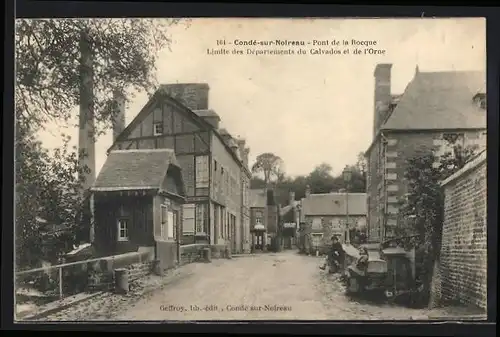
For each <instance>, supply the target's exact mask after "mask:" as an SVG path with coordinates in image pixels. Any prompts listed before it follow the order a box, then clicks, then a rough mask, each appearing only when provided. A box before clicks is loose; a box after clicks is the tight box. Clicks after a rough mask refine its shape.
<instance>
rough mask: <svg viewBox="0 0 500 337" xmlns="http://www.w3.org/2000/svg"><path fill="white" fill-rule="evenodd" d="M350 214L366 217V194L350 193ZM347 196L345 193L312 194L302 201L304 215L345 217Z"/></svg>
mask: <svg viewBox="0 0 500 337" xmlns="http://www.w3.org/2000/svg"><path fill="white" fill-rule="evenodd" d="M348 198H349V205H348V206H349V214H352V215H366V210H367V205H366V193H349V194H348ZM346 199H347V196H346V194H345V193H325V194H311V195H310V196H309V197H307V198H304V199H302V210H303V213H304V215H323V216H327V215H345V214H346V211H347V207H346Z"/></svg>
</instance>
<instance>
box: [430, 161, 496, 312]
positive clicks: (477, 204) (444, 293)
mask: <svg viewBox="0 0 500 337" xmlns="http://www.w3.org/2000/svg"><path fill="white" fill-rule="evenodd" d="M486 164H487V163H486V151H484V152H482V153H480V154H479V155H478V156H477V157H476V158H474V159H473V160H471V161H470V162H469V163H467V164H466V165H465V166H464V167H463V168H462V169H461V170H460V171H458V172H456V173H455V174H453V175H451V176H450V177H448V178H447V179H445V180H444V181H443V182H442V183H441V186H442V188H443V189H444V195H445V198H444V223H443V232H442V233H443V234H442V240H441V254H440V256H439V260H438V261H437V263H436V266H435V269H434V275H433V280H432V281H433V282H432V290H431V292H432V296H431V298H432V299H433V304H434V305H446V304H462V305H466V306H472V307H477V308H480V309H482V310H484V311H485V312H486V309H487V271H488V264H487V254H488V250H487V209H486V205H487V192H486V185H487V181H486Z"/></svg>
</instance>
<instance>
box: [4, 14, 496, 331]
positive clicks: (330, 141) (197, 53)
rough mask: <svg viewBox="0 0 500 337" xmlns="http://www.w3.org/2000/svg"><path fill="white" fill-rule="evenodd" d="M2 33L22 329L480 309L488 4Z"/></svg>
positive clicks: (49, 22) (71, 24) (393, 316)
mask: <svg viewBox="0 0 500 337" xmlns="http://www.w3.org/2000/svg"><path fill="white" fill-rule="evenodd" d="M14 38H15V46H14V48H15V163H14V166H15V196H14V198H15V199H14V200H15V214H14V215H15V225H14V238H13V240H14V249H15V254H14V256H15V261H14V275H15V277H14V291H15V294H14V307H15V308H14V312H15V321H16V322H31V323H33V324H42V323H47V322H89V321H90V322H96V323H97V322H98V321H105V322H114V323H120V322H144V321H148V322H152V321H159V322H193V321H259V320H260V321H262V320H273V321H283V320H287V321H290V320H301V321H303V320H308V321H367V320H369V321H424V322H430V321H450V320H451V321H453V320H454V321H469V320H475V321H482V320H486V318H487V280H488V275H487V206H486V205H487V191H486V190H487V187H486V186H487V181H486V162H487V157H486V136H487V127H486V120H487V113H486V104H487V103H486V100H487V99H486V20H485V19H484V18H412V19H410V18H384V19H380V18H377V19H375V18H373V19H365V18H363V19H361V18H321V19H320V18H309V19H306V18H300V19H299V18H290V19H288V18H280V19H278V18H190V19H188V18H185V19H184V18H161V19H160V18H155V19H151V18H95V19H93V18H91V19H64V18H60V19H59V18H56V19H17V20H16V21H15V36H14Z"/></svg>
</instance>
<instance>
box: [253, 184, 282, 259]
mask: <svg viewBox="0 0 500 337" xmlns="http://www.w3.org/2000/svg"><path fill="white" fill-rule="evenodd" d="M279 220H280V217H279V206H278V205H277V204H276V201H275V199H274V191H273V190H270V189H251V190H250V231H251V233H252V238H251V249H252V250H253V251H258V250H263V251H267V250H268V249H269V247H270V246H271V244H272V241H273V239H275V238H277V236H278V233H279Z"/></svg>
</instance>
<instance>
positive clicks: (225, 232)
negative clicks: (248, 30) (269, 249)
mask: <svg viewBox="0 0 500 337" xmlns="http://www.w3.org/2000/svg"><path fill="white" fill-rule="evenodd" d="M208 98H209V87H208V85H207V84H204V83H201V84H200V83H183V84H169V85H161V86H160V88H159V89H158V91H157V92H156V93H155V94H154V95H153V96H152V98H151V99H150V100H149V102H148V103H147V104H146V105H145V106H144V107H143V109H142V110H141V111H140V112H139V114H138V115H137V117H136V118H135V119H134V120H133V121H132V122H131V123H130V124H129V125H128V126H127V127H126V128H124V130H123V131H121V132H116V133H115V134H117V136H116V139H115V141H114V143H113V145H112V147H111V148H110V150H115V149H162V148H167V149H173V150H174V152H175V155H176V157H177V161H178V163H179V165H180V167H181V168H182V174H183V177H184V181H185V186H186V204H184V205H183V207H182V215H181V216H182V228H183V230H182V233H181V243H182V244H192V243H210V244H214V245H229V246H230V247H231V249H232V251H233V252H234V253H239V252H242V251H243V250H244V249H243V248H244V244H245V242H244V237H245V236H249V233H245V230H247V231H248V229H245V224H244V216H243V213H244V210H245V205H244V198H243V195H245V193H246V192H245V191H246V190H247V189H248V187H247V185H246V184H244V183H243V182H244V181H246V180H249V179H250V171H249V170H248V152H249V150H248V148H246V147H245V143H244V140H240V139H238V140H235V139H234V138H233V137H232V136H231V135H230V134H229V133H228V132H227V131H226V130H224V129H220V128H219V122H220V118H219V116H218V115H217V114H216V113H215V112H214V111H213V110H211V109H209V106H208ZM116 127H117V128H119V127H120V126H119V123H118V124H117V125H116ZM237 141H239V144H240V145H238V143H237Z"/></svg>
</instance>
